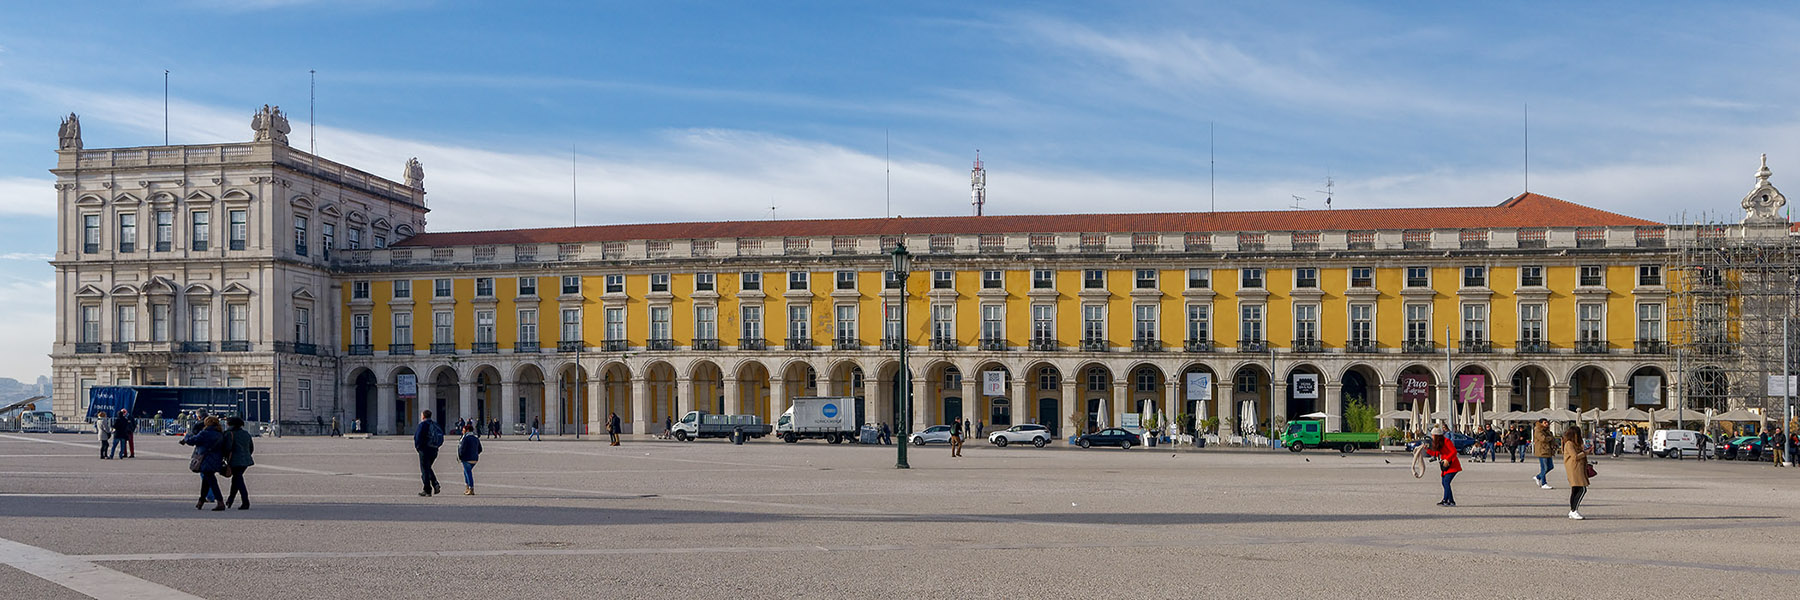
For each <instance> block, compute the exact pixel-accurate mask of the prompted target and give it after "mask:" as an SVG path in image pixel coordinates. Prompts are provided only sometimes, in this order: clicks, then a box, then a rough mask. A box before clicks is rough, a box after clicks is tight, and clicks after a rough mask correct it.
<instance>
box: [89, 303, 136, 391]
mask: <svg viewBox="0 0 1800 600" xmlns="http://www.w3.org/2000/svg"><path fill="white" fill-rule="evenodd" d="M132 318H133V319H134V320H135V319H136V317H132ZM120 341H127V340H120ZM99 342H100V307H98V306H83V307H81V343H83V344H94V343H99ZM83 399H84V400H85V399H86V398H85V396H84V397H83Z"/></svg>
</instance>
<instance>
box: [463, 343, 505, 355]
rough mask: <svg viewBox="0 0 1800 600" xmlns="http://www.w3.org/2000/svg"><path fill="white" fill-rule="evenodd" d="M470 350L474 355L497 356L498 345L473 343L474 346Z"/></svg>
mask: <svg viewBox="0 0 1800 600" xmlns="http://www.w3.org/2000/svg"><path fill="white" fill-rule="evenodd" d="M470 350H471V351H472V352H474V353H475V354H498V353H499V352H500V344H498V343H496V342H475V345H474V346H472V347H471V348H470Z"/></svg>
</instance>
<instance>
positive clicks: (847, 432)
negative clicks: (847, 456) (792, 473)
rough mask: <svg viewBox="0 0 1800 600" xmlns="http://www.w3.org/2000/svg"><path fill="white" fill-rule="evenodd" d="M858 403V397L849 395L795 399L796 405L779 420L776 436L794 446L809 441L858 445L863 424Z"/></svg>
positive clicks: (776, 422) (776, 424)
mask: <svg viewBox="0 0 1800 600" xmlns="http://www.w3.org/2000/svg"><path fill="white" fill-rule="evenodd" d="M856 404H857V401H856V398H854V397H849V396H823V397H801V398H795V399H794V405H793V406H790V407H788V409H787V412H784V413H781V418H780V419H779V420H777V421H775V437H779V438H781V440H782V441H784V442H787V443H790V444H792V443H794V442H798V441H800V440H804V439H808V438H817V439H823V440H825V441H826V442H829V443H832V444H836V443H838V442H842V441H851V442H854V441H856V434H857V430H858V428H859V426H860V425H862V415H859V414H857V411H856Z"/></svg>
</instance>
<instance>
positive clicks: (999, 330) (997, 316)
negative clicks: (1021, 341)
mask: <svg viewBox="0 0 1800 600" xmlns="http://www.w3.org/2000/svg"><path fill="white" fill-rule="evenodd" d="M1003 311H1004V309H1003V308H1002V307H1001V306H1000V305H998V304H987V305H983V306H982V307H981V339H983V340H989V341H997V340H1001V339H1005V338H1006V323H1005V321H1003V320H1002V316H1001V314H1002V312H1003Z"/></svg>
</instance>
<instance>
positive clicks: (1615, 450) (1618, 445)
mask: <svg viewBox="0 0 1800 600" xmlns="http://www.w3.org/2000/svg"><path fill="white" fill-rule="evenodd" d="M1623 433H1624V432H1622V431H1620V430H1619V428H1618V427H1613V428H1612V431H1611V432H1609V433H1608V434H1607V436H1606V446H1607V449H1608V450H1611V452H1609V454H1612V455H1613V458H1618V457H1619V456H1620V455H1622V454H1624V453H1625V436H1624V434H1623Z"/></svg>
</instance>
